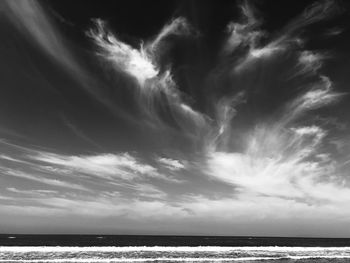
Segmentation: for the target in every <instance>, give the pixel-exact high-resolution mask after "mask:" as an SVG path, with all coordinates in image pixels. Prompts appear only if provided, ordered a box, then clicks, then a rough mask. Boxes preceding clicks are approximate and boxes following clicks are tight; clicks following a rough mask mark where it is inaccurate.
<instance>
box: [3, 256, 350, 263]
mask: <svg viewBox="0 0 350 263" xmlns="http://www.w3.org/2000/svg"><path fill="white" fill-rule="evenodd" d="M283 259H294V260H301V259H350V256H340V255H339V256H285V257H239V258H211V257H207V258H195V257H193V258H187V257H186V258H183V257H181V258H169V257H168V258H165V257H162V258H61V259H15V260H6V259H0V262H8V263H11V262H28V263H36V262H37V263H44V262H48V263H49V262H52V263H56V262H57V263H64V262H83V263H85V262H91V263H92V262H96V263H100V262H101V263H104V262H106V263H107V262H111V263H112V262H154V261H157V262H158V261H170V262H186V261H190V262H223V261H235V262H237V261H258V260H283Z"/></svg>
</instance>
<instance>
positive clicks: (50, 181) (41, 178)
mask: <svg viewBox="0 0 350 263" xmlns="http://www.w3.org/2000/svg"><path fill="white" fill-rule="evenodd" d="M0 171H1V172H2V173H3V174H6V175H8V176H13V177H18V178H21V179H26V180H30V181H35V182H37V183H40V184H46V185H49V186H54V187H63V188H69V189H75V190H83V191H90V190H89V189H88V188H86V187H84V186H82V185H80V184H75V183H72V182H66V181H62V180H59V179H56V178H48V177H46V176H45V175H44V174H31V173H27V172H23V171H21V170H17V169H9V168H1V169H0Z"/></svg>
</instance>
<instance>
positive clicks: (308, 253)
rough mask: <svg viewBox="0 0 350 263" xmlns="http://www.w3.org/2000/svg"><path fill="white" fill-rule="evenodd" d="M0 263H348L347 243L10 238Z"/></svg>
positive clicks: (1, 242)
mask: <svg viewBox="0 0 350 263" xmlns="http://www.w3.org/2000/svg"><path fill="white" fill-rule="evenodd" d="M0 262H8V263H10V262H43V263H44V262H62V263H63V262H91V263H92V262H96V263H98V262H255V263H258V262H264V263H266V262H275V263H279V262H281V263H282V262H284V263H287V262H299V263H302V262H304V263H307V262H319V263H323V262H349V263H350V240H349V239H306V238H299V239H298V238H254V237H174V236H171V237H165V236H23V235H20V236H9V235H0Z"/></svg>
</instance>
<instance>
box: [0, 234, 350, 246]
mask: <svg viewBox="0 0 350 263" xmlns="http://www.w3.org/2000/svg"><path fill="white" fill-rule="evenodd" d="M0 246H79V247H84V246H122V247H128V246H176V247H177V246H194V247H196V246H220V247H222V246H224V247H236V246H284V247H286V246H287V247H350V238H289V237H287V238H286V237H228V236H224V237H222V236H220V237H218V236H142V235H0Z"/></svg>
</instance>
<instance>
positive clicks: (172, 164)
mask: <svg viewBox="0 0 350 263" xmlns="http://www.w3.org/2000/svg"><path fill="white" fill-rule="evenodd" d="M157 161H158V162H159V163H160V164H161V165H163V166H165V167H166V168H168V169H169V170H172V171H177V170H181V169H184V168H185V165H184V164H183V163H182V162H180V161H179V160H174V159H170V158H164V157H161V158H158V159H157Z"/></svg>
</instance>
